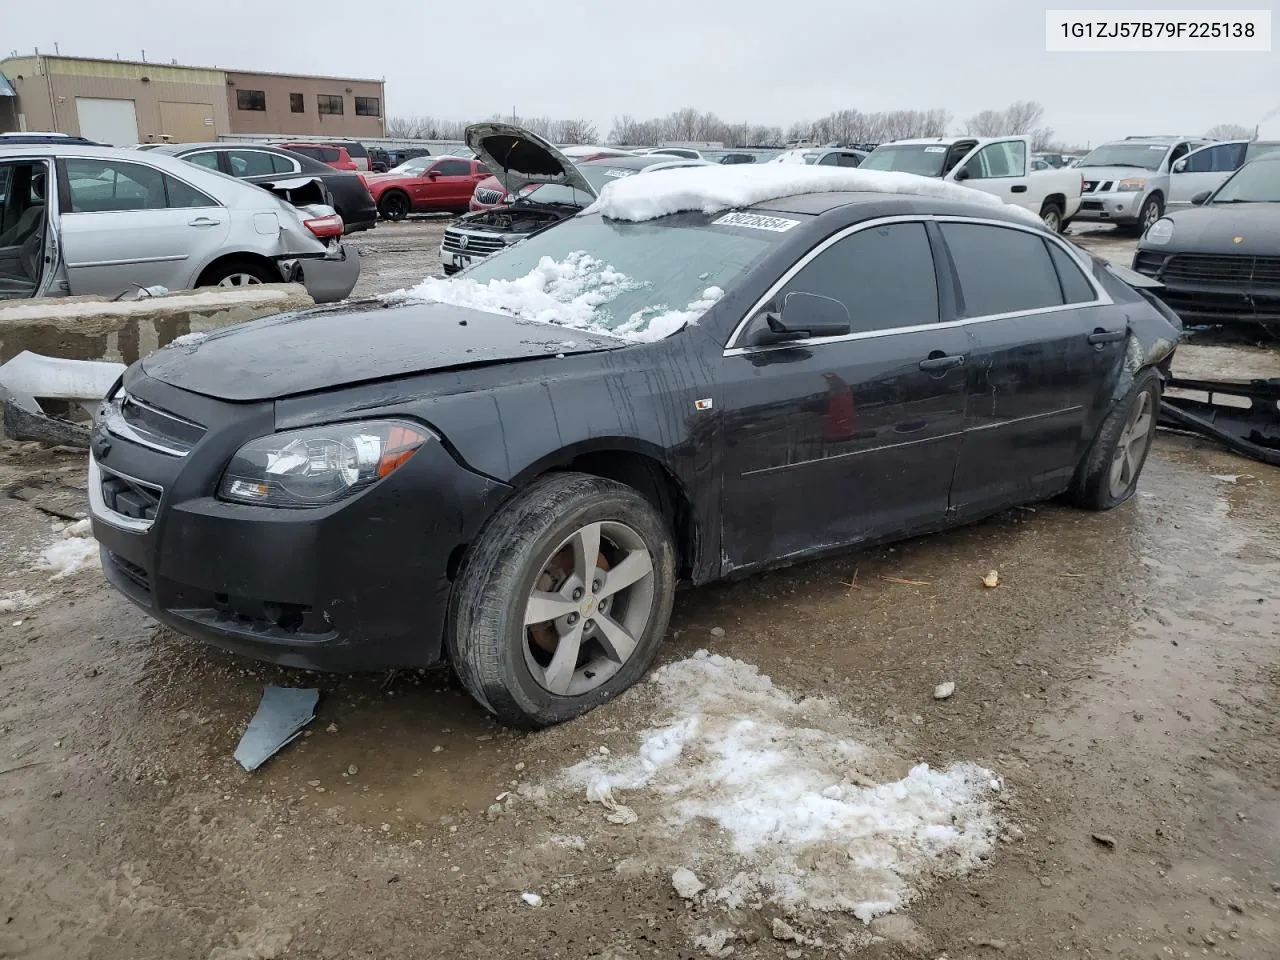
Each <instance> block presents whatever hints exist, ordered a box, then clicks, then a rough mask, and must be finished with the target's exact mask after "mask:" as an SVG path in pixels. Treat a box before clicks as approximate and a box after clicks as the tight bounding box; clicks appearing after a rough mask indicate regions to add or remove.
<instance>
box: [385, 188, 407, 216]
mask: <svg viewBox="0 0 1280 960" xmlns="http://www.w3.org/2000/svg"><path fill="white" fill-rule="evenodd" d="M378 213H380V214H381V215H382V219H383V220H390V221H391V222H392V223H398V222H399V221H401V220H403V219H404V218H405V217H407V216H408V215H409V198H408V197H407V196H405V195H404V194H403V193H401V192H400V191H399V190H391V191H389V192H387V193H385V194H383V195H382V199H381V200H379V201H378Z"/></svg>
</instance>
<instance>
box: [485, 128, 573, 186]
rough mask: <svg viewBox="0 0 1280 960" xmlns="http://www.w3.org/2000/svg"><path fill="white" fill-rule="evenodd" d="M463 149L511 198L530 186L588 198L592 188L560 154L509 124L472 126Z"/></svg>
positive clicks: (550, 146)
mask: <svg viewBox="0 0 1280 960" xmlns="http://www.w3.org/2000/svg"><path fill="white" fill-rule="evenodd" d="M465 138H466V142H467V146H468V147H469V148H470V149H471V151H472V152H473V153H474V154H475V155H476V156H477V157H479V158H480V160H482V161H483V162H484V164H485V166H487V167H488V168H489V171H490V172H491V173H492V174H493V175H494V176H495V177H497V178H498V180H499V181H500V182H501V183H502V186H503V188H504V189H505V190H506V191H507V193H509V194H511V196H513V197H516V196H519V195H520V190H521V189H522V188H523V187H525V186H528V185H529V184H532V183H561V184H564V185H565V186H567V187H572V188H573V189H575V190H581V191H582V192H583V193H585V194H587V195H588V196H590V197H594V196H596V191H595V188H594V187H592V186H591V184H590V183H589V182H587V178H586V177H584V176H583V175H582V171H581V170H579V169H578V168H577V167H575V166H574V165H573V162H572V161H571V160H570V159H569V158H568V157H566V156H565V155H564V154H563V153H561V152H560V151H559V150H557V149H556V148H555V147H553V146H552V145H551V144H550V143H548V142H547V141H546V140H543V139H542V137H540V136H538V135H537V134H536V133H532V132H530V131H528V130H526V129H525V128H524V127H518V126H516V125H515V124H511V123H473V124H471V126H469V127H467V129H466V132H465Z"/></svg>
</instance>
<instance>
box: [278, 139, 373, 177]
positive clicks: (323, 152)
mask: <svg viewBox="0 0 1280 960" xmlns="http://www.w3.org/2000/svg"><path fill="white" fill-rule="evenodd" d="M272 146H274V147H283V148H284V149H285V150H292V151H293V152H294V153H300V154H302V155H303V156H304V157H310V158H311V159H312V160H319V161H320V162H321V163H327V164H328V165H329V166H331V167H333V169H335V170H359V169H360V165H359V164H358V163H356V162H355V161H354V160H352V159H351V154H350V153H349V152H348V151H347V148H346V147H340V146H338V145H337V144H336V143H290V142H288V141H286V142H284V143H273V144H272Z"/></svg>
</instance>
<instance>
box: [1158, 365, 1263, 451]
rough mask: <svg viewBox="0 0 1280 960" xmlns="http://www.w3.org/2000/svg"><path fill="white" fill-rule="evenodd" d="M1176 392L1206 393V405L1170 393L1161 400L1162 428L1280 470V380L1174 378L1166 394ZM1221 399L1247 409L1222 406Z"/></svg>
mask: <svg viewBox="0 0 1280 960" xmlns="http://www.w3.org/2000/svg"><path fill="white" fill-rule="evenodd" d="M1171 389H1172V390H1175V391H1178V390H1187V391H1195V392H1198V393H1204V394H1206V395H1207V399H1204V400H1192V399H1190V398H1187V397H1183V396H1177V395H1170V394H1169V393H1168V392H1166V393H1165V394H1164V396H1162V397H1161V399H1160V420H1159V424H1160V426H1162V427H1166V428H1170V429H1174V430H1181V431H1185V432H1189V433H1197V434H1200V435H1201V436H1205V437H1211V438H1213V439H1215V440H1218V441H1220V442H1221V443H1223V444H1225V445H1226V447H1227V449H1229V450H1232V451H1234V452H1236V453H1239V454H1242V455H1243V456H1246V457H1250V458H1252V459H1254V460H1260V461H1262V462H1263V463H1269V464H1272V465H1273V466H1280V377H1272V378H1271V379H1268V380H1248V381H1243V380H1186V379H1182V378H1180V377H1170V378H1169V379H1168V380H1167V381H1166V382H1165V390H1166V391H1169V390H1171ZM1220 395H1221V396H1226V397H1234V398H1236V399H1237V400H1246V401H1248V403H1247V405H1245V406H1239V405H1236V404H1230V403H1219V402H1217V401H1218V397H1219V396H1220Z"/></svg>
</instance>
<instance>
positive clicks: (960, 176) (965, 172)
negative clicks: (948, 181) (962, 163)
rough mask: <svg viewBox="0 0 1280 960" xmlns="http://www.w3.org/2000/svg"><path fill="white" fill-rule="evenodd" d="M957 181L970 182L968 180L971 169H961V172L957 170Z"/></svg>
mask: <svg viewBox="0 0 1280 960" xmlns="http://www.w3.org/2000/svg"><path fill="white" fill-rule="evenodd" d="M955 179H956V180H968V179H969V169H968V168H967V167H961V168H960V169H959V170H957V171H956V175H955Z"/></svg>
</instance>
